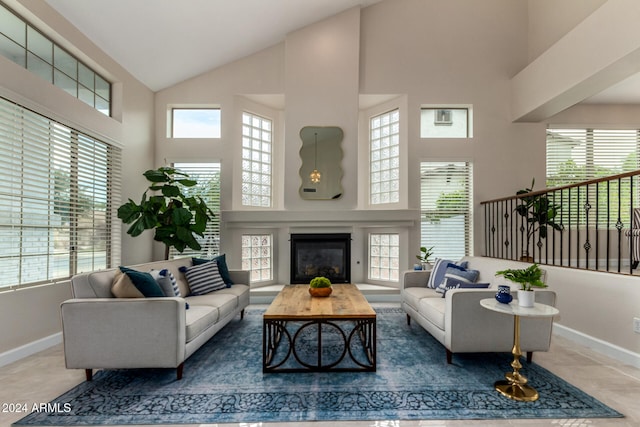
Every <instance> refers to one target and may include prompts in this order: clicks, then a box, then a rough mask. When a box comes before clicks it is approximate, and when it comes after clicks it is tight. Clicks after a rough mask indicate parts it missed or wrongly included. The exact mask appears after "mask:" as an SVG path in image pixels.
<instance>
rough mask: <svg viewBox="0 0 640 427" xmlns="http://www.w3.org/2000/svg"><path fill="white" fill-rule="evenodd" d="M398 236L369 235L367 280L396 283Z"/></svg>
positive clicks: (397, 272) (397, 275)
mask: <svg viewBox="0 0 640 427" xmlns="http://www.w3.org/2000/svg"><path fill="white" fill-rule="evenodd" d="M399 257H400V236H399V235H398V234H379V233H371V234H369V279H372V280H387V281H392V282H397V281H398V280H399V277H400V261H399Z"/></svg>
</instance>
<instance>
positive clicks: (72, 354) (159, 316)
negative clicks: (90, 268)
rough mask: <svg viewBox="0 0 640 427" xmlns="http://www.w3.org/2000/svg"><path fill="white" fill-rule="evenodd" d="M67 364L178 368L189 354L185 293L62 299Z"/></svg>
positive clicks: (69, 365)
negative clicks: (168, 295) (168, 296)
mask: <svg viewBox="0 0 640 427" xmlns="http://www.w3.org/2000/svg"><path fill="white" fill-rule="evenodd" d="M60 308H61V314H62V331H63V334H64V356H65V364H66V366H67V368H76V369H94V368H117V369H120V368H151V367H157V368H175V367H177V366H178V365H180V364H181V363H182V362H183V361H184V359H185V357H186V355H185V353H186V352H185V345H186V342H185V341H186V332H185V329H186V326H185V324H186V310H185V309H186V303H185V300H184V299H183V298H178V297H172V298H82V299H69V300H67V301H64V302H63V303H62V304H61V307H60Z"/></svg>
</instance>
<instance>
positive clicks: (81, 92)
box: [0, 3, 111, 116]
mask: <svg viewBox="0 0 640 427" xmlns="http://www.w3.org/2000/svg"><path fill="white" fill-rule="evenodd" d="M0 22H2V25H1V26H0V55H2V56H4V57H6V58H8V59H10V60H11V61H13V62H15V63H16V64H18V65H20V66H22V67H24V68H26V69H27V70H29V71H30V72H32V73H33V74H36V75H38V76H40V77H41V78H43V79H45V80H46V81H48V82H49V83H53V84H54V85H56V86H58V87H59V88H60V89H62V90H64V91H65V92H67V93H68V94H70V95H72V96H74V97H76V98H78V99H79V100H81V101H83V102H84V103H86V104H87V105H89V106H91V107H93V108H95V109H96V110H98V111H100V112H101V113H103V114H105V115H107V116H109V115H110V114H111V84H110V83H109V82H108V81H107V80H106V79H105V78H104V77H102V76H100V75H99V74H98V73H96V72H95V71H94V70H92V69H91V68H89V67H87V66H86V65H85V64H83V63H82V62H80V61H79V60H78V59H77V58H76V57H74V56H73V55H71V54H70V53H69V52H67V51H66V50H64V49H63V48H62V47H60V46H58V45H57V44H55V43H54V42H53V41H51V39H49V38H47V37H46V36H44V35H43V34H42V33H40V32H39V31H38V30H36V29H35V28H34V27H32V26H31V25H29V24H28V23H26V22H25V21H24V20H23V19H22V18H21V17H19V16H18V15H16V14H15V13H13V12H12V11H11V10H9V9H7V8H6V7H5V6H4V5H2V4H1V3H0Z"/></svg>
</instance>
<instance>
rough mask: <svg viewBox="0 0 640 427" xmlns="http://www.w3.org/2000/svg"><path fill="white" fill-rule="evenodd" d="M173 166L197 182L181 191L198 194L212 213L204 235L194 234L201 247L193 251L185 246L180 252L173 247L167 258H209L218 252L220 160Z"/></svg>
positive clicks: (192, 194) (189, 194)
mask: <svg viewBox="0 0 640 427" xmlns="http://www.w3.org/2000/svg"><path fill="white" fill-rule="evenodd" d="M173 167H175V168H176V169H179V170H180V171H181V172H184V173H186V174H187V175H189V178H190V179H193V180H195V181H197V182H198V184H197V185H196V186H194V187H186V188H184V189H183V192H184V193H185V195H187V196H200V197H202V199H203V200H204V201H205V203H206V204H207V206H208V207H209V209H211V211H212V212H213V214H214V217H213V218H212V220H211V221H209V222H208V223H207V228H206V229H205V232H204V236H203V237H200V236H197V235H196V240H197V241H198V243H200V246H201V249H200V250H199V251H195V250H193V249H191V248H186V249H185V250H184V252H182V253H180V252H178V251H177V250H176V249H175V248H171V249H170V250H169V258H170V259H172V258H180V257H184V256H193V257H198V258H207V259H208V258H211V257H213V256H216V255H218V254H219V253H220V162H211V163H174V164H173Z"/></svg>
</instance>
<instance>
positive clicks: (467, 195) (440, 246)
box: [420, 162, 473, 259]
mask: <svg viewBox="0 0 640 427" xmlns="http://www.w3.org/2000/svg"><path fill="white" fill-rule="evenodd" d="M472 177H473V170H472V164H471V163H470V162H421V163H420V210H421V218H422V221H421V230H420V231H421V235H420V246H426V247H427V248H430V247H432V246H433V248H434V255H435V256H436V257H439V258H447V259H459V258H461V257H463V256H465V255H472V253H471V252H472V248H473V229H472V225H473V197H472V195H473V189H472Z"/></svg>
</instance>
